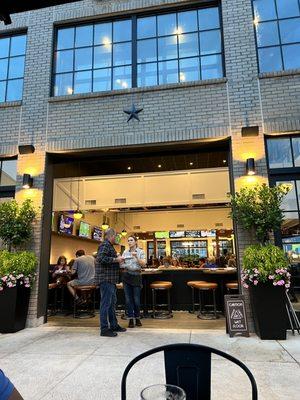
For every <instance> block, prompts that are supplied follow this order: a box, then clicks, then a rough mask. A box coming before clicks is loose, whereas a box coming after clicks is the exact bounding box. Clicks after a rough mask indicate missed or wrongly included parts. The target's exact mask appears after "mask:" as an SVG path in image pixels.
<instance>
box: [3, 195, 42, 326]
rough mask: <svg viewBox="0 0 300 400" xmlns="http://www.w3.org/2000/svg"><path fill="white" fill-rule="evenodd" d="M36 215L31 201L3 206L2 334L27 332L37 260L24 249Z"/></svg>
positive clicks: (4, 204)
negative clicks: (25, 329) (4, 247)
mask: <svg viewBox="0 0 300 400" xmlns="http://www.w3.org/2000/svg"><path fill="white" fill-rule="evenodd" d="M35 215H36V212H35V210H34V207H33V205H32V202H31V201H30V200H25V201H24V203H23V204H21V205H19V204H18V203H17V202H16V201H15V200H13V201H9V202H4V203H2V204H0V239H1V240H2V242H3V245H4V246H6V248H7V249H5V250H2V251H0V315H1V318H0V332H1V333H8V332H16V331H18V330H20V329H24V328H25V324H26V318H27V313H28V305H29V298H30V289H31V287H32V284H33V282H34V278H35V270H36V266H37V258H36V256H35V254H34V253H32V252H29V251H26V250H24V249H23V251H21V248H22V246H24V245H25V244H26V243H27V242H28V241H29V239H30V238H31V234H32V223H33V220H34V218H35Z"/></svg>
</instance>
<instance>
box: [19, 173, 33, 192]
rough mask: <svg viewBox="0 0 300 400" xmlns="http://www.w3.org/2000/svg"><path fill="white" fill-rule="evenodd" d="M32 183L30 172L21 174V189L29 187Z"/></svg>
mask: <svg viewBox="0 0 300 400" xmlns="http://www.w3.org/2000/svg"><path fill="white" fill-rule="evenodd" d="M32 185H33V178H32V176H31V175H30V174H24V175H23V185H22V186H23V189H30V188H32Z"/></svg>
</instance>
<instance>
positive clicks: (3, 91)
mask: <svg viewBox="0 0 300 400" xmlns="http://www.w3.org/2000/svg"><path fill="white" fill-rule="evenodd" d="M25 52H26V35H14V36H10V37H5V38H0V102H5V101H17V100H21V99H22V93H23V77H24V68H25Z"/></svg>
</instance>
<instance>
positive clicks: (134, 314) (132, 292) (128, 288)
mask: <svg viewBox="0 0 300 400" xmlns="http://www.w3.org/2000/svg"><path fill="white" fill-rule="evenodd" d="M123 285H124V292H125V301H126V308H127V317H128V318H130V319H131V318H140V307H141V287H140V286H132V285H128V283H125V282H124V283H123Z"/></svg>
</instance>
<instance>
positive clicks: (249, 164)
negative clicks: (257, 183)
mask: <svg viewBox="0 0 300 400" xmlns="http://www.w3.org/2000/svg"><path fill="white" fill-rule="evenodd" d="M246 174H247V175H249V176H251V175H255V174H256V171H255V161H254V158H247V160H246Z"/></svg>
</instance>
